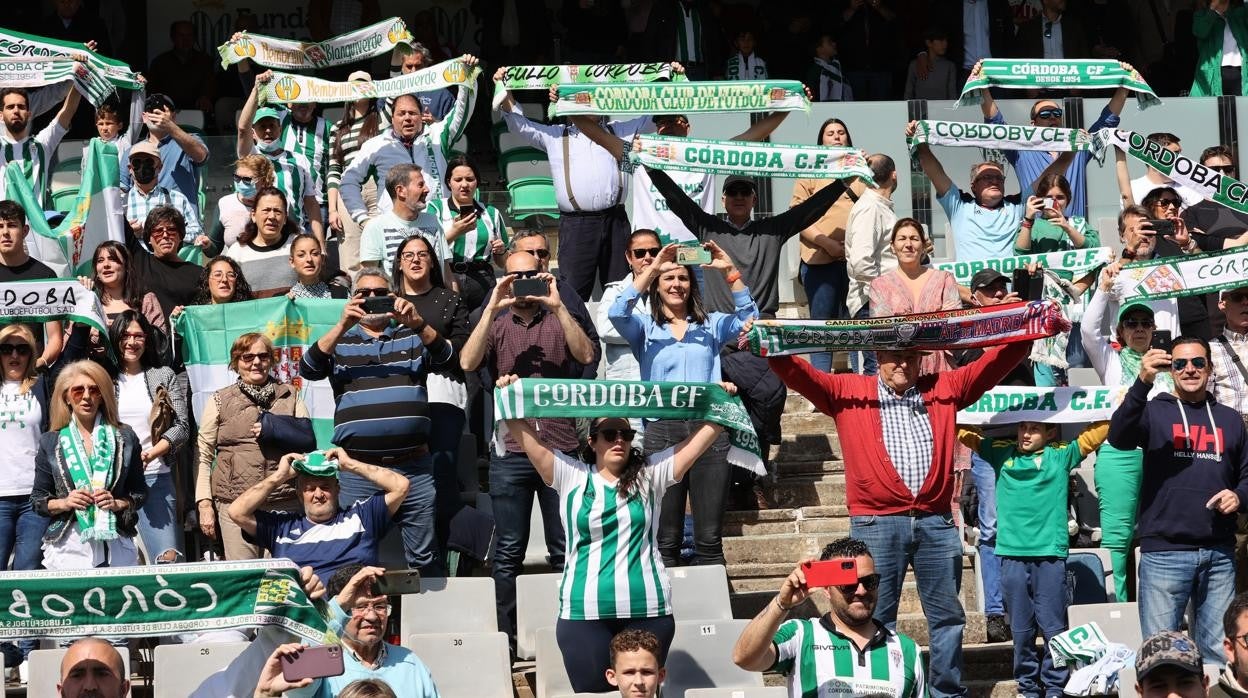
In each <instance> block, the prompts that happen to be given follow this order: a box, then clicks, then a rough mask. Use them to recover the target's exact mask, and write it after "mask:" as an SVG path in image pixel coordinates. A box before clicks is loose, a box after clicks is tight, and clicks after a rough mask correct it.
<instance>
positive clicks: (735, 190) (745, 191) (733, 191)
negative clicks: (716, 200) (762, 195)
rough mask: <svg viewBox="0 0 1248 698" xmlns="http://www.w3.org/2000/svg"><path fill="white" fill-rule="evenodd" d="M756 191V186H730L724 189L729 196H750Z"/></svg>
mask: <svg viewBox="0 0 1248 698" xmlns="http://www.w3.org/2000/svg"><path fill="white" fill-rule="evenodd" d="M753 193H754V188H753V187H750V186H739V187H728V188H727V189H725V190H724V194H726V195H728V196H749V195H750V194H753Z"/></svg>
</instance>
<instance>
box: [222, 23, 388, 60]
mask: <svg viewBox="0 0 1248 698" xmlns="http://www.w3.org/2000/svg"><path fill="white" fill-rule="evenodd" d="M241 34H242V35H241V36H239V37H238V39H236V40H230V41H227V42H225V43H224V44H221V45H220V46H218V47H217V53H218V54H220V55H221V67H222V68H228V67H230V64H232V63H238V62H240V61H245V60H247V59H251V60H253V61H255V62H256V63H259V64H260V65H262V66H265V67H266V68H282V69H284V70H311V69H313V68H328V67H330V66H335V65H344V64H347V63H354V62H356V61H361V60H364V59H365V58H372V57H373V56H380V55H381V54H383V53H387V52H389V51H391V50H393V49H394V47H395V46H399V45H400V44H401V45H404V46H407V45H410V44H411V43H412V35H411V33H410V32H408V31H407V25H406V24H404V23H403V20H401V19H399V18H398V17H391V18H390V19H383V20H381V21H380V22H378V23H376V24H373V25H370V26H367V27H363V28H361V29H356V30H355V31H353V32H347V33H346V34H340V35H338V36H335V37H333V38H331V39H326V40H324V41H315V42H305V41H294V40H292V39H279V38H278V37H275V36H264V35H263V34H248V33H247V32H242V33H241Z"/></svg>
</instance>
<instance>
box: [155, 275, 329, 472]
mask: <svg viewBox="0 0 1248 698" xmlns="http://www.w3.org/2000/svg"><path fill="white" fill-rule="evenodd" d="M345 305H346V301H343V300H329V299H319V298H316V299H312V298H299V299H296V300H291V299H289V298H287V297H285V296H279V297H276V298H265V299H262V300H256V301H245V302H242V303H223V304H220V305H191V306H187V307H186V309H185V310H184V311H183V312H182V313H181V314H180V315H178V316H177V317H176V318H174V322H173V328H174V332H175V333H176V334H177V335H178V336H180V337H182V346H183V352H184V356H183V357H182V358H183V360H184V361H185V362H186V372H187V376H188V377H189V378H190V380H191V406H192V407H193V408H194V410H195V417H196V418H197V419H198V418H199V417H200V416H201V415H202V414H203V411H204V405H205V404H206V403H207V402H208V400H210V399H211V398H212V394H213V393H214V392H216V391H218V390H220V389H221V388H224V387H226V386H229V385H231V384H233V383H234V382H235V381H237V380H238V374H236V373H234V372H233V371H231V370H230V369H229V363H230V347H231V345H233V344H234V340H235V339H238V337H239V335H242V334H245V333H247V332H260V333H262V334H264V335H265V336H267V337H268V338H269V339H271V340H273V346H274V347H275V348H276V349H277V354H278V355H277V357H276V359H275V360H274V362H273V369H272V371H273V375H274V377H276V378H277V379H278V380H280V381H281V382H283V383H289V384H291V385H293V386H294V387H295V388H296V389H298V390H299V397H300V398H301V399H302V400H303V403H304V404H305V405H307V407H308V415H309V416H310V417H311V418H312V428H313V430H314V431H315V432H316V443H317V445H318V446H319V447H320V448H329V446H330V441H329V440H330V438H331V436H332V435H333V432H334V408H335V405H334V393H333V390H331V389H330V387H329V381H327V380H320V381H305V380H304V379H302V378H300V376H299V360H300V359H302V358H303V352H305V351H307V348H308V345H309V344H312V343H313V342H315V341H316V340H317V339H318V338H320V337H321V335H323V334H325V333H326V332H328V331H329V329H330V328H331V327H333V326H334V325H335V324H337V322H338V320H339V318H341V317H342V308H343V306H345Z"/></svg>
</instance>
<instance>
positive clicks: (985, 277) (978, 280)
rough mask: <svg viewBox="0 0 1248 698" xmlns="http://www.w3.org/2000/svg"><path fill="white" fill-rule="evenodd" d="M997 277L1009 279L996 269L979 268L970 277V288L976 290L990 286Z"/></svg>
mask: <svg viewBox="0 0 1248 698" xmlns="http://www.w3.org/2000/svg"><path fill="white" fill-rule="evenodd" d="M998 279H1003V280H1005V281H1009V280H1010V279H1009V277H1008V276H1006V275H1005V274H1002V273H1001V272H999V271H997V270H996V269H980V270H979V271H977V272H975V276H972V277H971V290H972V291H978V290H979V289H981V288H983V287H985V286H991V285H992V284H994V283H996V282H997V280H998Z"/></svg>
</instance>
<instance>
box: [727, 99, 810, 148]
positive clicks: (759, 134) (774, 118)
mask: <svg viewBox="0 0 1248 698" xmlns="http://www.w3.org/2000/svg"><path fill="white" fill-rule="evenodd" d="M806 92H807V94H809V93H810V88H806ZM788 116H789V112H787V111H773V112H772V113H770V114H768V115H767V116H764V117H763V118H761V119H759V120H758V121H755V122H754V123H752V124H750V127H749V128H747V129H745V130H744V131H742V132H741V133H738V134H737V135H735V136H733V137H732V139H731V140H734V141H755V142H757V141H765V140H767V137H768V136H770V135H771V133H772V131H775V130H776V129H777V128H779V127H780V124H782V123H784V120H785V119H786V118H788Z"/></svg>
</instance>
